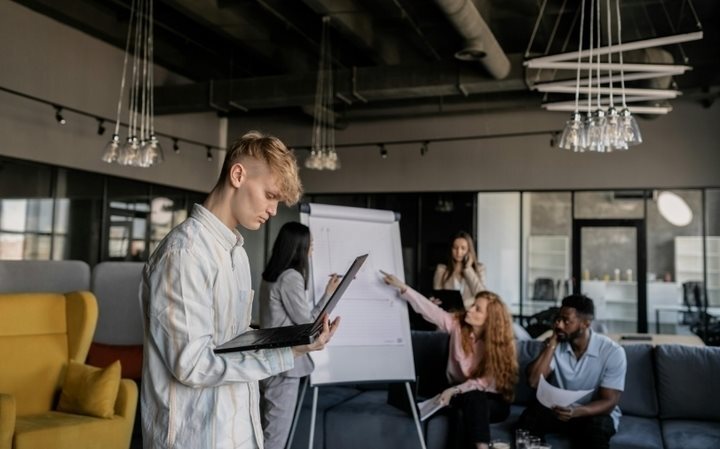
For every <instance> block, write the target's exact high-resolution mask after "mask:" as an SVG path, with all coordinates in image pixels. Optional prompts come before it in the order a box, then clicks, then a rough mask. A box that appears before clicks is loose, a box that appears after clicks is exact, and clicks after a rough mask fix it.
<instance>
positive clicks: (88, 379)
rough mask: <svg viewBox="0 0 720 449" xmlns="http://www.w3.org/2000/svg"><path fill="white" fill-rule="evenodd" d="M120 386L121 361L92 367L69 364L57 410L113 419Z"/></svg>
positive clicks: (74, 363) (71, 362) (72, 362)
mask: <svg viewBox="0 0 720 449" xmlns="http://www.w3.org/2000/svg"><path fill="white" fill-rule="evenodd" d="M119 386H120V361H119V360H116V361H115V362H114V363H112V364H111V365H110V366H108V367H107V368H102V369H101V368H95V367H94V366H89V365H83V364H81V363H76V362H74V361H70V364H69V365H68V369H67V374H66V375H65V383H64V384H63V388H62V393H61V394H60V403H59V404H58V407H57V409H58V411H61V412H68V413H78V414H81V415H88V416H97V417H98V418H112V417H113V414H114V409H115V399H117V393H118V388H119Z"/></svg>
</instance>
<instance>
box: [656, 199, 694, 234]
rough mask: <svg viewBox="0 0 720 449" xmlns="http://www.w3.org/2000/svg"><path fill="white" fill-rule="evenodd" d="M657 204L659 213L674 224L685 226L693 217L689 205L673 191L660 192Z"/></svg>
mask: <svg viewBox="0 0 720 449" xmlns="http://www.w3.org/2000/svg"><path fill="white" fill-rule="evenodd" d="M657 205H658V210H659V211H660V215H662V217H663V218H664V219H666V220H667V221H668V222H670V223H671V224H674V225H675V226H687V225H689V224H690V222H691V221H692V219H693V213H692V210H691V209H690V206H688V204H687V202H685V200H684V199H682V198H681V197H680V196H679V195H677V194H675V193H672V192H660V194H659V195H658V197H657Z"/></svg>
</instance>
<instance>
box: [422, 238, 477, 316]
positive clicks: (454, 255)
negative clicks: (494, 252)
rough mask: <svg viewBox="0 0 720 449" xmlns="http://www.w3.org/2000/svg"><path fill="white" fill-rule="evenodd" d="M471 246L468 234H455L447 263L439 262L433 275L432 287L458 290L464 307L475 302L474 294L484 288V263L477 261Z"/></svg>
mask: <svg viewBox="0 0 720 449" xmlns="http://www.w3.org/2000/svg"><path fill="white" fill-rule="evenodd" d="M473 246H474V244H473V238H472V236H471V235H470V234H468V233H467V232H465V231H460V232H458V233H457V234H455V236H454V237H453V239H452V244H451V245H450V253H449V254H448V261H447V263H446V264H444V265H443V264H439V265H438V266H437V267H436V268H435V276H434V277H433V289H435V290H442V289H445V290H459V291H460V294H461V295H462V298H463V304H464V305H465V308H466V309H467V308H468V307H470V306H472V305H473V303H474V302H475V295H477V294H478V293H479V292H481V291H483V290H485V265H483V264H482V263H480V262H478V260H477V256H476V255H475V248H474V247H473Z"/></svg>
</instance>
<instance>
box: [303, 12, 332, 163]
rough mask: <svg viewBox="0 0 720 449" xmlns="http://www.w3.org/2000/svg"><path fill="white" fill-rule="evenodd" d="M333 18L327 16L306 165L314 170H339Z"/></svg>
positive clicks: (321, 46) (324, 22)
mask: <svg viewBox="0 0 720 449" xmlns="http://www.w3.org/2000/svg"><path fill="white" fill-rule="evenodd" d="M329 24H330V17H328V16H325V17H323V27H322V40H321V42H320V64H319V67H318V77H317V84H316V90H315V106H314V110H313V117H314V119H313V133H312V144H311V147H310V155H309V156H308V158H307V159H305V167H306V168H310V169H313V170H337V169H339V168H340V159H339V158H338V155H337V151H335V113H334V112H333V100H334V99H333V73H332V52H331V48H330V36H329V34H328V33H329V30H328V27H329Z"/></svg>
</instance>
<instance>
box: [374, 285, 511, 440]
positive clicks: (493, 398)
mask: <svg viewBox="0 0 720 449" xmlns="http://www.w3.org/2000/svg"><path fill="white" fill-rule="evenodd" d="M383 275H384V278H383V280H384V281H385V283H386V284H388V285H390V286H392V287H395V288H397V289H398V291H399V294H400V297H401V298H403V299H404V300H406V301H407V302H408V303H410V306H412V308H413V309H414V310H415V311H416V312H417V313H419V314H420V315H422V316H423V318H425V319H426V320H427V321H429V322H431V323H433V324H435V325H436V326H437V327H438V330H440V331H442V332H447V333H448V334H450V343H449V344H450V348H449V349H450V350H449V356H448V361H447V367H446V371H445V374H446V377H447V381H448V385H449V386H448V387H447V388H444V389H443V390H442V392H441V393H440V395H439V397H438V399H437V400H438V401H439V404H440V405H450V406H451V407H453V408H458V409H460V410H462V420H463V424H464V429H465V437H466V439H467V440H469V441H470V442H471V443H472V447H473V448H476V449H488V447H489V444H490V423H494V422H501V421H504V420H505V419H507V417H508V416H509V414H510V403H511V402H512V400H513V396H514V390H515V384H516V383H517V380H518V363H517V358H516V356H515V353H516V350H515V338H514V336H513V327H512V317H511V316H510V312H509V311H508V309H507V307H506V306H505V304H504V303H503V302H502V300H501V299H500V297H499V296H498V295H496V294H495V293H492V292H488V291H481V292H479V293H478V294H477V295H475V299H474V300H473V304H472V305H471V306H470V307H468V308H467V309H466V310H464V311H461V312H456V313H450V312H446V311H444V310H443V309H441V308H440V307H438V306H437V305H435V304H433V303H432V302H430V301H428V300H427V298H425V297H423V296H422V295H421V294H420V293H418V292H416V291H415V290H413V289H412V288H409V287H408V286H407V285H405V284H404V283H403V282H402V281H400V279H398V278H397V277H396V276H394V275H392V274H388V273H384V272H383Z"/></svg>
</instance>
